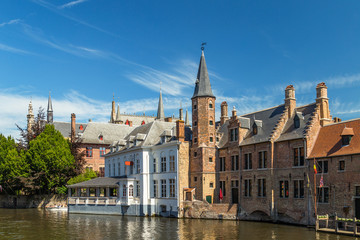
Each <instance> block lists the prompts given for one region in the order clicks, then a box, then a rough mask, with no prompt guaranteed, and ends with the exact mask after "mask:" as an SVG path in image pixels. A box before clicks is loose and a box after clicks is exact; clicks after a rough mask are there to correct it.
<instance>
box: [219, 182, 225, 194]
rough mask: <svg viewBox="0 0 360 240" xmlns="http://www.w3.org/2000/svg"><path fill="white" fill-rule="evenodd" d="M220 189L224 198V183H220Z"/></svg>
mask: <svg viewBox="0 0 360 240" xmlns="http://www.w3.org/2000/svg"><path fill="white" fill-rule="evenodd" d="M220 189H221V192H222V194H223V196H226V188H225V181H220Z"/></svg>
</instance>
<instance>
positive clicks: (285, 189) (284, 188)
mask: <svg viewBox="0 0 360 240" xmlns="http://www.w3.org/2000/svg"><path fill="white" fill-rule="evenodd" d="M288 197H289V181H280V198H288Z"/></svg>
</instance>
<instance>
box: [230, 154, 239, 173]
mask: <svg viewBox="0 0 360 240" xmlns="http://www.w3.org/2000/svg"><path fill="white" fill-rule="evenodd" d="M231 170H232V171H237V170H239V155H235V156H231Z"/></svg>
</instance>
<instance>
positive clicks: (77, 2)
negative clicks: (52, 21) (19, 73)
mask: <svg viewBox="0 0 360 240" xmlns="http://www.w3.org/2000/svg"><path fill="white" fill-rule="evenodd" d="M86 1H87V0H76V1H72V2H69V3H66V4H64V5H61V6H59V8H60V9H64V8H70V7H73V6H75V5H78V4H80V3H83V2H86Z"/></svg>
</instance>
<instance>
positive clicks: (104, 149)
mask: <svg viewBox="0 0 360 240" xmlns="http://www.w3.org/2000/svg"><path fill="white" fill-rule="evenodd" d="M99 149H100V157H103V156H104V155H105V153H106V148H105V147H100V148H99Z"/></svg>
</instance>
